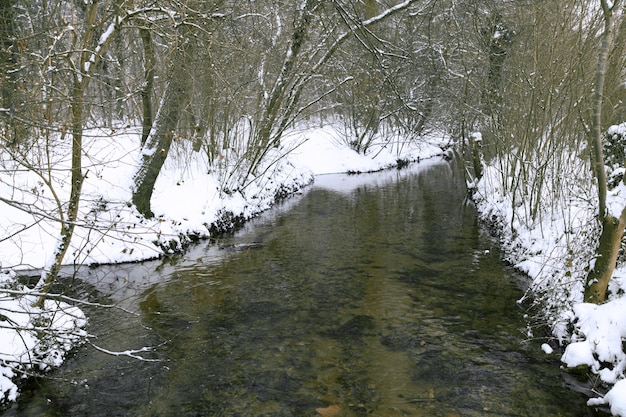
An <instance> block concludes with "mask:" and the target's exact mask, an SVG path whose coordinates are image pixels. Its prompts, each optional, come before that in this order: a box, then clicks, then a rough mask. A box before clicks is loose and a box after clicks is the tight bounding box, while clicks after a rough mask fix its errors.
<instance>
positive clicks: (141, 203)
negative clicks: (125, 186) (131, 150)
mask: <svg viewBox="0 0 626 417" xmlns="http://www.w3.org/2000/svg"><path fill="white" fill-rule="evenodd" d="M194 49H195V41H194V40H193V39H191V40H189V39H188V40H186V41H184V44H183V45H182V46H180V47H179V48H177V49H176V52H175V53H174V56H173V60H172V63H171V68H170V72H169V75H168V80H167V84H166V86H165V93H164V96H163V99H162V100H161V104H160V107H159V110H158V112H157V115H156V118H155V121H154V125H153V126H152V129H151V131H150V134H149V135H148V138H147V139H146V141H145V143H144V145H143V148H142V152H143V160H142V162H141V166H140V167H139V169H138V170H137V173H136V174H135V178H134V181H135V190H134V192H133V196H132V201H133V204H135V206H136V207H137V210H138V211H139V212H140V213H141V214H143V215H144V216H145V217H147V218H150V217H153V216H154V213H152V208H151V205H150V200H151V199H152V193H153V191H154V185H155V184H156V180H157V177H158V176H159V173H160V172H161V168H162V167H163V164H164V163H165V159H166V158H167V154H168V152H169V149H170V146H171V144H172V139H173V135H174V131H175V130H176V126H177V125H178V120H179V119H180V114H181V111H182V109H183V107H184V105H185V103H186V102H187V101H188V100H189V96H190V93H191V72H190V71H189V70H190V68H188V62H190V61H191V60H192V57H193V53H194Z"/></svg>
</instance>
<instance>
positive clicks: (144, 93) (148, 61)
mask: <svg viewBox="0 0 626 417" xmlns="http://www.w3.org/2000/svg"><path fill="white" fill-rule="evenodd" d="M139 34H140V35H141V42H142V44H143V54H144V76H145V78H146V79H145V84H144V88H143V89H142V90H141V102H142V105H143V115H142V116H143V120H142V127H143V129H142V133H141V145H142V146H143V145H144V144H145V143H146V140H148V135H150V129H152V122H153V115H152V95H153V91H154V71H155V65H156V57H155V52H154V44H153V43H152V33H151V32H150V29H147V28H141V29H139Z"/></svg>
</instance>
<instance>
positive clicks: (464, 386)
mask: <svg viewBox="0 0 626 417" xmlns="http://www.w3.org/2000/svg"><path fill="white" fill-rule="evenodd" d="M82 278H83V279H84V280H86V281H88V282H90V283H91V285H93V286H94V287H95V288H97V289H98V290H99V291H100V292H101V293H102V294H103V296H102V299H103V300H104V301H114V302H116V303H118V304H119V305H120V306H122V307H124V308H126V309H128V310H132V311H136V312H137V313H138V314H137V315H132V314H128V313H126V312H124V311H120V310H117V309H106V310H104V309H91V310H89V311H88V314H89V315H90V317H91V321H90V328H89V330H90V332H91V333H92V334H94V335H97V336H98V337H97V338H96V339H93V340H92V342H93V343H94V344H96V345H98V346H100V347H103V348H106V349H109V350H114V351H118V352H121V351H127V350H129V349H138V348H141V347H143V346H152V347H154V350H152V351H150V352H137V354H138V355H142V356H143V357H145V358H149V359H156V360H158V361H154V362H147V361H142V360H138V359H134V358H131V357H129V356H112V355H107V354H104V353H101V352H98V351H97V350H95V349H94V348H93V347H91V346H85V347H83V348H80V349H79V350H78V351H77V353H76V354H75V356H74V357H72V358H71V359H70V360H69V361H68V362H67V363H66V365H65V366H64V367H63V368H62V369H61V370H59V371H58V372H55V373H54V374H53V375H52V377H53V379H50V380H43V381H41V382H40V383H39V384H37V385H36V386H34V387H33V389H32V391H29V392H26V393H25V394H24V395H23V396H22V397H21V400H20V402H19V404H18V405H16V406H14V407H13V408H12V409H11V410H9V411H8V412H7V413H6V415H8V416H40V415H45V416H90V417H94V416H126V415H128V416H177V417H178V416H251V417H252V416H255V417H258V416H272V417H280V416H285V417H286V416H289V417H293V416H320V415H325V416H332V415H334V416H386V417H394V416H431V417H439V416H442V417H452V416H464V417H469V416H500V417H502V416H532V417H537V416H552V417H554V416H584V415H591V414H589V413H590V411H589V410H587V408H586V406H585V401H586V398H585V397H584V396H582V395H580V394H577V393H574V392H572V391H570V390H568V389H567V388H566V387H565V386H564V383H563V378H562V376H561V375H560V373H559V366H558V357H557V356H556V355H555V356H546V355H544V354H543V353H542V352H541V351H540V349H539V347H538V346H539V344H540V343H539V342H538V341H534V342H526V341H525V340H524V326H525V323H524V321H523V318H522V317H523V311H521V309H520V308H518V307H517V304H516V301H517V300H518V299H519V298H520V297H521V295H522V286H523V283H521V282H520V277H519V276H517V275H515V273H514V272H513V271H511V270H510V269H509V268H508V267H507V266H506V265H504V264H503V263H502V261H501V260H500V253H499V252H498V248H497V246H496V245H495V244H494V241H493V239H492V238H491V237H490V236H488V234H487V233H486V232H485V229H484V228H483V227H481V226H480V225H479V224H478V223H477V217H476V212H475V210H474V208H473V207H472V206H471V204H467V201H466V200H465V188H464V186H463V180H462V179H461V178H460V177H459V175H458V173H457V172H456V171H455V169H453V168H451V166H450V165H448V164H447V163H444V162H441V163H432V162H429V163H426V164H423V165H421V166H418V167H413V168H410V169H409V170H403V171H389V172H386V173H383V174H378V175H373V176H369V175H368V176H358V177H346V176H328V177H322V178H320V179H318V181H317V185H316V186H314V187H312V188H311V189H309V190H308V191H306V192H305V193H304V195H302V196H300V197H297V198H294V199H290V200H289V201H288V202H287V203H286V204H285V205H283V206H282V207H280V208H277V209H275V210H272V211H271V212H269V213H267V214H266V215H263V216H261V217H260V218H258V219H256V220H254V221H252V222H251V223H249V224H248V225H246V227H245V228H244V229H243V230H242V231H240V232H238V233H236V234H235V235H234V236H230V237H224V238H221V239H219V240H218V241H215V242H211V243H207V242H205V243H202V244H200V245H197V246H195V247H194V248H193V249H192V250H191V251H190V252H189V253H188V254H186V255H185V256H184V257H181V258H177V259H173V260H170V261H166V262H148V263H144V264H141V265H125V266H116V267H107V268H96V269H93V270H89V271H82ZM89 288H90V287H89V286H85V291H87V290H88V289H89ZM126 353H131V352H126Z"/></svg>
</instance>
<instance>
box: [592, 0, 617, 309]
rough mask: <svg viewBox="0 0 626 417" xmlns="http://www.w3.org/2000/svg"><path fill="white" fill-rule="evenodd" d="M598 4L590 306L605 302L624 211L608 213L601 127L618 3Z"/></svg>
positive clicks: (602, 0) (604, 2) (593, 120)
mask: <svg viewBox="0 0 626 417" xmlns="http://www.w3.org/2000/svg"><path fill="white" fill-rule="evenodd" d="M600 3H601V6H602V12H603V15H604V31H603V33H602V43H601V47H600V53H599V55H598V67H597V70H596V85H595V91H594V97H593V105H594V107H593V117H592V129H591V138H590V142H591V144H590V145H591V148H592V149H593V153H592V156H591V158H592V160H591V165H592V167H593V172H594V175H595V177H596V181H597V187H598V218H599V219H600V224H601V226H602V233H601V234H600V243H599V245H598V249H597V252H596V263H595V265H594V267H593V268H592V269H591V270H590V271H589V274H588V275H587V279H586V283H585V284H586V285H585V301H587V302H591V303H601V302H603V301H605V300H606V292H607V288H608V285H609V281H610V280H611V277H612V276H613V271H614V270H615V264H616V261H617V254H618V251H619V247H620V243H621V240H622V236H623V235H624V225H625V222H626V208H625V209H624V210H623V211H622V213H621V215H620V217H619V219H618V218H616V217H615V216H613V215H612V214H611V213H609V212H608V211H607V208H606V196H607V182H606V172H605V167H604V165H605V164H604V153H603V151H602V145H603V140H602V126H601V124H602V101H603V95H604V80H605V77H606V62H607V59H608V52H609V48H610V44H611V37H612V29H613V10H615V8H617V7H619V6H618V4H619V1H615V2H612V3H611V4H610V5H609V3H608V2H607V0H600Z"/></svg>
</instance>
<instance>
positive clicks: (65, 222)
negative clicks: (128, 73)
mask: <svg viewBox="0 0 626 417" xmlns="http://www.w3.org/2000/svg"><path fill="white" fill-rule="evenodd" d="M82 80H88V78H82ZM85 88H86V81H85V82H84V81H81V80H79V79H78V77H75V78H74V87H73V88H72V102H71V113H72V155H71V159H72V167H71V171H72V175H71V180H70V181H71V184H70V199H69V202H68V208H67V212H66V213H65V216H64V214H63V213H59V216H60V219H61V231H60V236H59V243H58V245H57V248H56V249H55V252H54V255H53V256H54V259H53V262H52V264H51V265H50V266H49V267H48V269H47V270H44V273H43V274H42V277H41V280H40V282H39V283H37V289H38V290H39V292H41V293H42V294H47V293H48V292H49V290H50V286H51V285H52V284H53V283H54V281H55V280H56V279H57V276H58V274H59V271H60V269H61V265H62V264H63V259H64V258H65V255H66V254H67V251H68V250H69V247H70V242H71V240H72V236H73V234H74V227H75V226H76V220H77V219H78V208H79V206H80V197H81V191H82V188H83V181H84V179H85V176H84V175H83V164H82V152H83V118H84V116H83V96H84V94H85ZM44 301H45V295H42V296H40V297H39V298H38V299H37V301H36V302H35V304H34V306H36V307H43V303H44Z"/></svg>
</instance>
